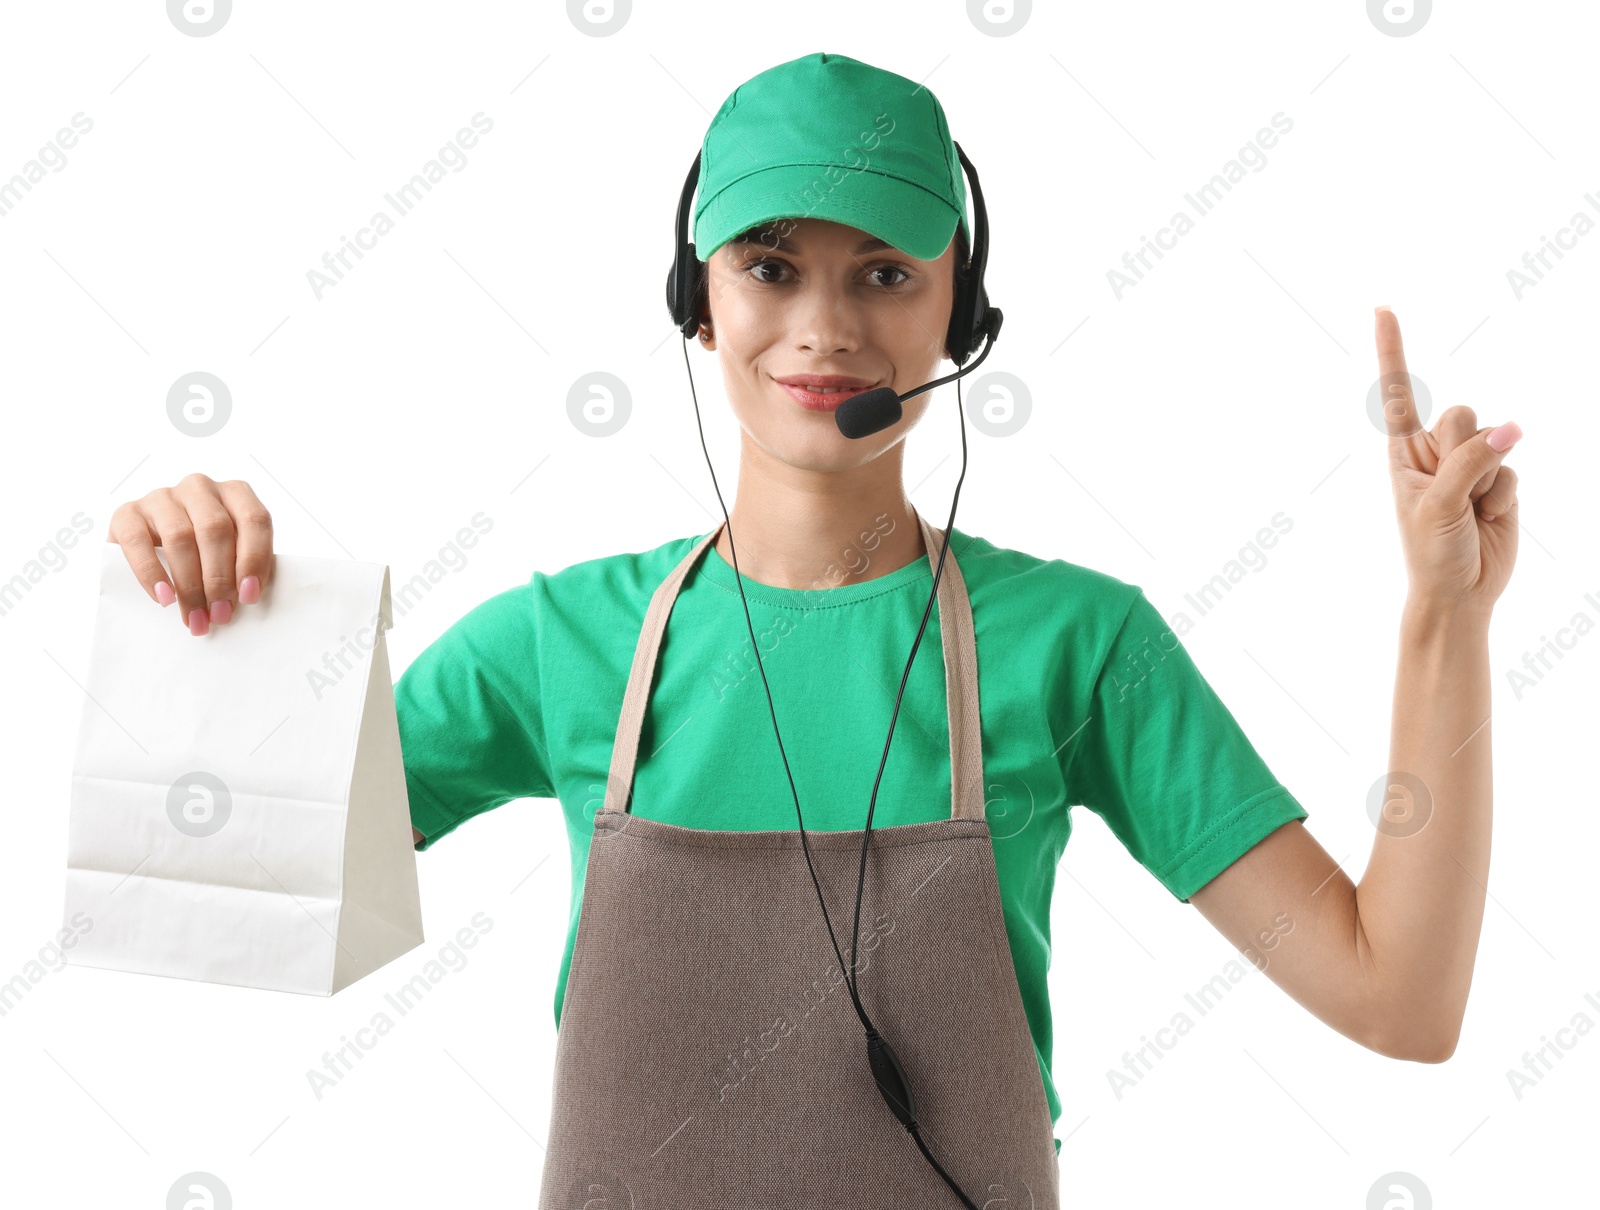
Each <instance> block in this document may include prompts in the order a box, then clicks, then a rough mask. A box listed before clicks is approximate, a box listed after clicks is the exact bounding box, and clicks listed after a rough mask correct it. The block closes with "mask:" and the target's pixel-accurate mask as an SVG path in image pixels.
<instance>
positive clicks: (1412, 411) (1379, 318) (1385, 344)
mask: <svg viewBox="0 0 1600 1210" xmlns="http://www.w3.org/2000/svg"><path fill="white" fill-rule="evenodd" d="M1373 319H1374V324H1373V328H1374V333H1373V334H1374V337H1375V339H1376V342H1377V346H1378V389H1379V391H1380V392H1381V393H1382V399H1383V420H1384V424H1385V425H1386V426H1387V429H1388V433H1389V436H1390V438H1391V439H1392V438H1402V439H1404V438H1412V437H1416V436H1418V435H1419V434H1420V433H1421V432H1422V431H1423V430H1422V422H1421V420H1420V419H1419V418H1418V416H1417V401H1416V396H1415V394H1414V393H1413V392H1412V389H1411V374H1410V372H1409V371H1407V369H1406V352H1405V346H1404V345H1403V344H1401V342H1400V321H1399V320H1398V319H1396V318H1395V315H1394V312H1393V311H1391V310H1390V309H1389V308H1388V307H1376V308H1374V315H1373ZM1411 446H1412V442H1411V441H1409V440H1399V441H1395V440H1391V441H1390V443H1389V450H1390V454H1391V457H1392V458H1395V457H1399V458H1401V459H1402V460H1404V455H1406V454H1412V455H1414V454H1415V451H1414V450H1413V449H1412V448H1411Z"/></svg>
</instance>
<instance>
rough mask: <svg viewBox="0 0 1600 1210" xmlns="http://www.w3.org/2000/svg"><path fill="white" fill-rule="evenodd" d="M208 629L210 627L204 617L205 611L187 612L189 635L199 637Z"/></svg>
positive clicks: (192, 610) (193, 610)
mask: <svg viewBox="0 0 1600 1210" xmlns="http://www.w3.org/2000/svg"><path fill="white" fill-rule="evenodd" d="M210 628H211V627H210V624H209V619H208V618H207V617H206V611H205V610H203V609H191V610H190V611H189V633H190V634H192V635H195V636H199V635H202V634H204V633H205V632H206V631H207V630H209V629H210Z"/></svg>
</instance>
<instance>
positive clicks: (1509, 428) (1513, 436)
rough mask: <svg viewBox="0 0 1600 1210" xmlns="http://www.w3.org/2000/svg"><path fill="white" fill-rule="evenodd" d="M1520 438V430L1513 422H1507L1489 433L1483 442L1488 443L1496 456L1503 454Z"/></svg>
mask: <svg viewBox="0 0 1600 1210" xmlns="http://www.w3.org/2000/svg"><path fill="white" fill-rule="evenodd" d="M1521 437H1522V430H1521V429H1520V428H1518V427H1517V422H1516V421H1515V420H1508V421H1506V422H1505V423H1504V424H1502V425H1501V426H1500V427H1499V428H1497V429H1495V430H1494V431H1493V432H1491V433H1490V434H1489V435H1488V436H1487V437H1486V438H1484V440H1486V441H1487V442H1488V443H1489V448H1490V449H1492V450H1493V451H1494V452H1495V453H1497V454H1503V453H1505V452H1506V451H1507V450H1508V449H1510V448H1511V447H1512V446H1513V445H1515V444H1516V443H1517V442H1518V441H1519V440H1520V439H1521Z"/></svg>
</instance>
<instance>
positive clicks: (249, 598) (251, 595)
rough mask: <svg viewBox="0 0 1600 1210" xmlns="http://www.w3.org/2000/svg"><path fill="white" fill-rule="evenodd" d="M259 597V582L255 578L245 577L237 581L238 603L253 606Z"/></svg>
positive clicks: (258, 579) (257, 578)
mask: <svg viewBox="0 0 1600 1210" xmlns="http://www.w3.org/2000/svg"><path fill="white" fill-rule="evenodd" d="M260 595H261V580H260V578H259V577H257V576H246V577H245V578H244V579H242V580H240V581H239V601H240V603H241V604H244V605H254V604H255V603H256V599H257V598H258V597H259V596H260Z"/></svg>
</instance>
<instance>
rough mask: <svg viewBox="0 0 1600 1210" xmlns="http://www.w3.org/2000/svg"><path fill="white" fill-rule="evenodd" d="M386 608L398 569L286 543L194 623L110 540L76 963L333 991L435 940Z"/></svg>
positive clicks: (69, 913) (80, 773)
mask: <svg viewBox="0 0 1600 1210" xmlns="http://www.w3.org/2000/svg"><path fill="white" fill-rule="evenodd" d="M158 550H159V553H160V556H161V560H162V563H163V565H164V566H166V567H167V568H168V569H169V570H170V569H171V565H170V563H169V562H168V560H167V557H166V552H165V550H162V549H160V548H158ZM391 619H392V615H391V612H390V603H389V571H388V568H387V567H386V566H383V565H381V564H374V563H361V562H355V561H350V560H338V559H319V558H310V557H306V556H290V555H284V554H279V555H278V556H277V559H276V566H275V568H274V571H273V574H272V580H271V583H270V585H269V586H268V588H267V590H266V591H265V592H264V593H263V594H262V596H261V598H260V601H259V603H257V604H251V605H248V606H246V607H245V608H243V609H241V610H239V611H238V612H237V613H236V614H234V615H233V616H232V618H231V620H230V621H229V622H228V623H227V624H226V625H219V626H216V627H213V628H211V630H210V633H209V634H206V635H204V637H199V638H197V637H194V636H192V635H191V634H190V633H189V631H188V630H186V629H183V628H180V627H174V626H173V625H172V621H171V618H170V615H169V614H168V611H166V610H164V609H162V608H160V607H158V606H157V605H154V604H152V601H151V597H150V594H149V593H147V591H146V590H145V588H143V587H142V586H141V584H140V582H139V580H138V579H137V578H136V577H135V575H134V573H133V572H132V571H131V570H130V568H129V562H128V560H127V559H126V558H125V557H124V553H123V550H122V548H120V547H118V546H116V545H112V544H109V543H108V544H107V545H106V546H105V548H104V552H103V559H102V565H101V581H100V607H99V611H98V614H97V616H96V620H95V629H94V637H93V641H92V649H91V657H90V664H89V673H88V683H87V686H86V688H87V694H86V696H85V699H84V705H83V713H82V717H81V723H80V728H79V739H78V747H77V754H76V758H75V760H74V764H73V775H72V797H71V809H70V824H69V839H68V853H67V880H66V912H65V915H66V918H67V919H68V920H70V919H72V918H73V916H74V914H75V913H78V912H82V913H84V914H85V915H86V916H87V917H88V918H89V920H90V921H92V927H90V928H89V929H88V931H87V932H85V933H84V935H83V937H82V938H81V939H80V941H79V942H78V944H77V946H76V948H75V949H74V950H73V951H72V953H71V962H72V963H73V964H74V965H79V966H94V967H102V968H107V969H112V970H119V971H131V972H139V973H145V974H156V975H167V976H171V977H175V978H184V979H201V980H206V981H209V982H213V983H231V984H237V985H239V986H245V987H258V988H265V989H271V990H276V991H294V992H304V993H309V994H314V995H330V994H332V993H333V992H336V991H338V990H339V989H341V988H343V987H346V986H348V985H349V984H351V983H353V982H355V981H356V980H357V979H360V978H362V977H363V976H365V975H367V974H370V973H371V972H372V971H374V970H376V969H378V968H379V967H380V966H383V965H385V964H386V963H388V962H391V961H393V960H394V959H395V958H397V957H399V956H400V955H401V954H404V953H406V952H407V951H409V950H411V949H413V948H415V947H416V946H418V945H420V944H421V943H422V941H423V935H422V912H421V905H420V899H419V895H418V889H417V872H416V854H415V851H414V849H413V847H412V833H411V823H410V810H409V804H408V802H407V798H406V786H405V775H404V768H403V765H402V762H401V751H400V737H399V729H398V726H397V724H396V720H395V712H394V690H393V682H392V680H391V677H390V672H389V660H388V652H387V648H386V645H385V642H384V632H385V631H386V630H388V629H389V627H390V625H391V624H392V620H391Z"/></svg>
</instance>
